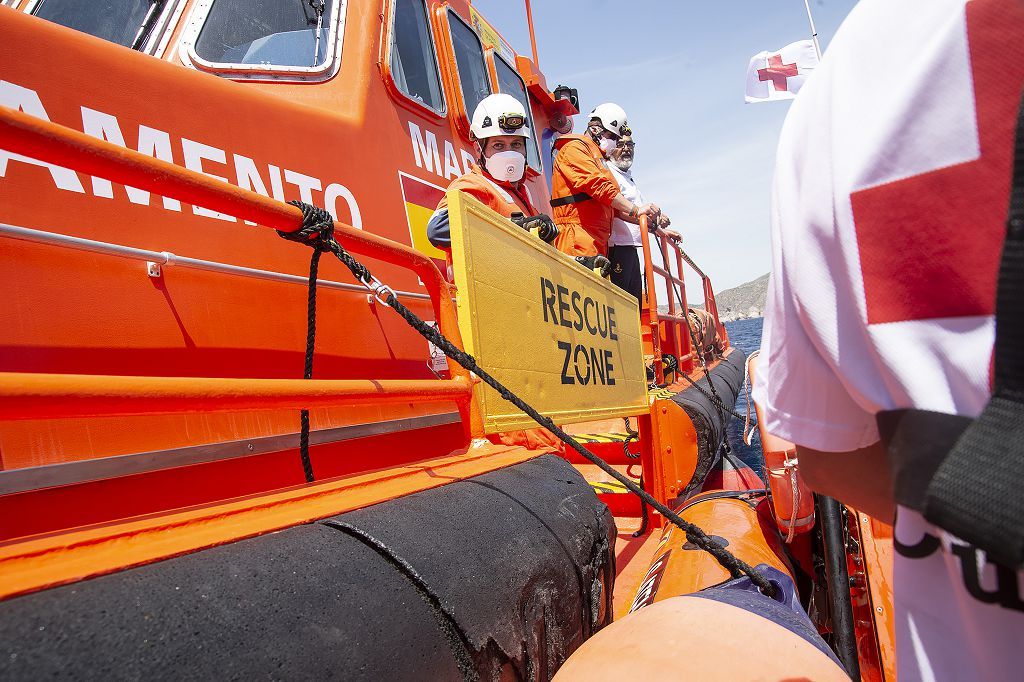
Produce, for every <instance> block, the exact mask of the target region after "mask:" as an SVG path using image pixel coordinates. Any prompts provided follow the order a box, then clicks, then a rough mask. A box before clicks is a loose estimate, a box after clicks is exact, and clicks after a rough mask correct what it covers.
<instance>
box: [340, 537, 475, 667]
mask: <svg viewBox="0 0 1024 682" xmlns="http://www.w3.org/2000/svg"><path fill="white" fill-rule="evenodd" d="M324 525H326V526H328V527H330V528H334V529H335V530H340V531H341V532H343V533H345V534H347V535H349V536H351V537H353V538H355V539H356V540H359V541H360V542H362V543H363V544H364V545H366V546H367V547H369V548H370V549H372V550H373V551H374V552H376V553H377V554H379V555H380V556H381V557H382V558H383V559H384V560H385V561H387V562H388V563H389V564H391V566H392V567H394V569H395V570H396V571H398V573H399V574H401V575H402V576H403V577H404V578H405V579H406V580H408V581H409V583H410V584H411V585H412V586H413V588H414V589H415V590H416V592H417V593H418V594H419V595H420V598H421V599H422V600H423V601H424V602H426V604H427V606H429V607H430V612H431V615H433V616H434V620H435V621H436V622H437V626H438V628H440V630H441V633H442V634H443V635H444V638H445V640H446V641H447V642H448V647H449V648H450V649H451V651H452V655H453V656H454V657H455V663H456V665H458V666H459V672H460V673H461V674H462V679H463V680H467V681H469V680H478V679H480V675H479V673H477V670H476V664H475V663H474V662H473V654H472V653H471V647H470V644H469V636H468V635H467V634H466V632H465V631H464V630H463V629H462V626H461V625H459V621H457V620H456V619H455V616H454V615H453V614H452V613H450V612H449V611H448V609H446V608H445V606H444V602H442V601H441V597H440V596H438V595H437V594H436V593H435V592H434V591H433V590H432V589H431V588H430V585H428V584H427V582H426V581H425V580H424V579H423V578H422V577H421V576H420V574H419V573H417V572H416V569H415V568H413V567H412V566H411V565H409V562H408V561H406V560H405V559H403V558H402V557H400V556H398V555H397V554H395V553H394V552H393V551H391V548H390V547H388V546H387V545H385V544H384V543H383V542H381V541H380V540H378V539H377V538H375V537H373V536H372V535H370V534H369V533H367V532H366V531H364V530H362V529H361V528H356V527H355V526H353V525H352V524H350V523H346V522H345V521H339V520H337V519H331V520H329V521H324Z"/></svg>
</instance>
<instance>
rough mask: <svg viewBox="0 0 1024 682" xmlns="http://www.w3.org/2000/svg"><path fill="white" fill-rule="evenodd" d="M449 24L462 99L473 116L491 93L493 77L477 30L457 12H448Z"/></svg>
mask: <svg viewBox="0 0 1024 682" xmlns="http://www.w3.org/2000/svg"><path fill="white" fill-rule="evenodd" d="M448 25H449V26H450V27H451V33H452V47H453V48H454V49H455V66H456V67H457V69H458V72H459V84H460V85H461V86H462V101H463V102H464V103H465V105H466V116H467V117H468V118H472V116H473V111H475V110H476V105H478V104H480V100H482V99H483V98H484V97H487V95H489V94H491V79H490V78H489V77H488V75H487V64H486V63H485V62H484V46H483V44H482V43H481V42H480V38H479V36H477V34H476V31H474V30H473V29H472V28H470V26H469V24H467V23H466V22H464V21H463V20H462V18H461V17H460V16H459V15H458V14H456V13H455V12H451V11H449V12H448Z"/></svg>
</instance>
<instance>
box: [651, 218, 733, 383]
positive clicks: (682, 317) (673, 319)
mask: <svg viewBox="0 0 1024 682" xmlns="http://www.w3.org/2000/svg"><path fill="white" fill-rule="evenodd" d="M640 233H641V240H640V243H641V245H642V247H643V254H644V286H645V287H646V289H647V294H646V296H645V297H644V300H643V301H642V302H641V317H642V321H643V322H644V323H645V324H646V325H647V326H648V328H649V329H650V335H651V343H650V351H651V354H652V355H653V356H654V374H655V381H656V382H657V383H658V384H662V383H664V381H665V375H664V370H663V367H662V363H661V359H662V356H663V355H665V354H669V353H671V354H672V355H674V356H675V357H676V359H677V360H678V362H679V368H680V370H681V371H689V370H692V369H693V366H694V363H693V358H694V349H693V344H692V343H691V340H690V331H689V329H688V328H686V327H684V326H683V325H689V306H688V304H687V298H686V284H685V282H684V281H683V263H684V262H685V263H686V264H687V265H689V266H690V267H691V268H693V270H694V271H695V272H696V273H697V274H698V275H699V276H700V278H701V282H702V285H703V290H704V307H705V310H707V311H708V313H710V314H711V315H712V317H713V318H714V321H715V327H716V329H717V330H718V336H719V338H720V339H723V340H724V341H725V342H728V338H729V337H728V334H727V333H726V331H725V326H724V325H723V324H722V322H721V320H720V319H719V316H718V305H717V303H716V302H715V290H714V288H713V287H712V285H711V279H710V278H709V277H708V276H707V275H706V274H705V273H704V271H703V270H701V269H700V268H698V267H697V265H696V264H695V263H694V262H693V261H692V260H690V259H689V257H687V256H685V254H684V253H683V250H682V249H681V248H680V247H679V245H678V244H676V243H675V242H673V241H672V240H670V239H669V237H668V234H667V233H666V232H665V231H664V230H662V229H660V228H655V229H654V230H648V224H647V216H640ZM652 234H653V235H654V236H655V237H656V238H657V241H658V247H659V251H660V253H661V259H662V262H663V263H664V266H658V265H655V264H654V261H653V258H652V256H651V254H652V251H653V249H652V247H651V243H650V242H651V238H650V235H652ZM670 247H671V249H672V250H673V251H675V255H676V257H675V259H674V260H675V272H673V268H672V262H671V260H670V259H669V257H668V250H669V248H670ZM655 275H658V276H660V277H662V278H663V279H664V280H665V286H666V289H668V312H665V313H663V312H660V311H659V310H658V296H657V291H656V290H655V279H654V277H655ZM673 288H677V289H676V292H675V293H674V292H673V291H672V289H673ZM677 296H678V299H679V300H678V306H679V308H677ZM662 323H665V325H666V326H665V334H664V339H663V338H662Z"/></svg>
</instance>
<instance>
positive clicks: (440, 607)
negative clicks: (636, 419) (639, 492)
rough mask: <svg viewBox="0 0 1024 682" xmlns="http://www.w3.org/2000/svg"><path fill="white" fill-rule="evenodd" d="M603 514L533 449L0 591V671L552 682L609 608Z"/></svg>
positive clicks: (608, 535) (589, 495)
mask: <svg viewBox="0 0 1024 682" xmlns="http://www.w3.org/2000/svg"><path fill="white" fill-rule="evenodd" d="M615 532H616V530H615V524H614V520H613V519H612V517H611V515H610V513H609V512H608V509H607V507H605V505H603V504H602V503H601V502H599V501H598V499H597V497H596V495H595V494H594V493H593V491H592V490H591V488H590V486H589V485H587V483H586V481H585V480H584V479H583V478H582V477H581V476H580V475H579V474H578V473H577V472H576V471H575V470H574V469H573V468H572V466H571V465H569V464H568V463H567V462H566V461H565V460H563V459H561V458H559V457H556V456H553V455H545V456H542V457H539V458H537V459H534V460H530V461H528V462H524V463H522V464H519V465H516V466H512V467H508V468H506V469H501V470H498V471H494V472H491V473H488V474H485V475H482V476H479V477H476V478H473V479H469V480H464V481H458V482H453V483H450V484H448V485H445V486H442V487H440V488H435V489H432V490H428V491H424V492H422V493H417V494H414V495H410V496H408V497H403V498H398V499H395V500H391V501H389V502H386V503H383V504H380V505H376V506H373V507H368V508H365V509H360V510H356V511H353V512H349V513H346V514H342V515H340V516H337V517H334V518H330V519H324V520H322V521H319V522H316V523H311V524H307V525H303V526H297V527H293V528H289V529H287V530H283V531H280V532H277V533H271V534H268V535H264V536H260V537H256V538H251V539H248V540H243V541H240V542H236V543H232V544H229V545H224V546H221V547H215V548H212V549H208V550H204V551H202V552H196V553H194V554H188V555H185V556H180V557H176V558H174V559H169V560H166V561H162V562H159V563H154V564H149V565H146V566H142V567H139V568H135V569H131V570H125V571H122V572H120V573H116V574H112V575H106V576H101V577H98V578H94V579H92V580H87V581H83V582H80V583H75V584H71V585H65V586H62V587H58V588H53V589H50V590H46V591H43V592H38V593H34V594H29V595H25V596H23V597H17V598H14V599H11V600H8V601H5V602H2V603H0V679H4V680H29V679H31V680H38V679H52V678H56V677H62V678H70V679H86V678H88V679H95V678H100V677H104V678H135V679H139V678H154V677H155V678H160V677H166V676H168V675H171V674H172V672H173V675H174V677H176V678H188V679H228V678H231V679H236V678H241V679H257V678H259V679H263V678H267V677H279V678H290V679H327V678H332V679H346V680H360V679H381V678H389V679H459V678H467V677H472V676H473V675H474V674H476V675H479V677H480V678H481V679H548V678H550V676H551V675H553V674H554V671H555V670H556V669H557V667H558V666H559V665H561V663H562V662H563V661H564V660H565V659H566V658H567V657H568V656H569V654H570V653H572V651H573V650H575V649H576V648H577V647H579V646H580V645H581V644H582V643H583V642H584V641H585V640H586V639H587V638H588V637H589V636H590V635H591V634H592V633H593V632H595V631H597V630H598V629H600V628H601V627H602V626H604V625H605V624H607V623H608V622H609V621H610V620H611V616H612V608H611V606H612V601H611V600H612V590H611V586H612V581H613V579H614V574H615V566H614V560H615V559H614V554H613V551H612V550H613V547H614V542H615Z"/></svg>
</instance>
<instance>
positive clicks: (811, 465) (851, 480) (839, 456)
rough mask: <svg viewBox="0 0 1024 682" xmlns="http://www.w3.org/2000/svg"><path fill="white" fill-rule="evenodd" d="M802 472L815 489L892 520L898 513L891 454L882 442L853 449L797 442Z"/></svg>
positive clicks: (877, 516)
mask: <svg viewBox="0 0 1024 682" xmlns="http://www.w3.org/2000/svg"><path fill="white" fill-rule="evenodd" d="M796 454H797V458H798V459H799V461H800V473H801V474H802V475H803V477H804V480H805V481H806V482H807V485H808V486H810V487H811V488H812V489H813V490H814V491H815V492H818V493H820V494H822V495H828V496H829V497H834V498H836V499H837V500H839V501H840V502H842V503H844V504H848V505H850V506H851V507H853V508H855V509H857V510H859V511H862V512H864V513H865V514H870V515H871V516H873V517H875V518H876V519H878V520H879V521H884V522H885V523H892V522H893V518H894V517H895V515H896V503H895V501H894V500H893V492H892V472H891V471H890V469H889V458H888V457H887V456H886V453H885V448H884V447H882V444H881V443H880V442H876V443H873V444H871V445H869V446H867V447H864V448H860V449H859V450H853V451H850V452H822V451H821V450H814V449H811V448H805V447H802V446H800V445H798V446H796Z"/></svg>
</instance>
